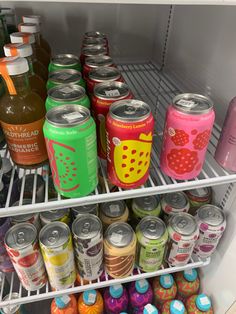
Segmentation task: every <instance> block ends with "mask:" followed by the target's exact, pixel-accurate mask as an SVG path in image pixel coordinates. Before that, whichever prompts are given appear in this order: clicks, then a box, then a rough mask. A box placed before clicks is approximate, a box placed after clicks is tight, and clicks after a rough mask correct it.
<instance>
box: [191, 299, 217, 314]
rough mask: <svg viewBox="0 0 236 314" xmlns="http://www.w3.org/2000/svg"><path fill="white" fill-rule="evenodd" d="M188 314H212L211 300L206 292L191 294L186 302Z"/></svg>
mask: <svg viewBox="0 0 236 314" xmlns="http://www.w3.org/2000/svg"><path fill="white" fill-rule="evenodd" d="M186 309H187V311H188V314H213V313H214V312H213V308H212V305H211V300H210V298H209V297H208V296H207V295H206V294H199V295H192V296H191V297H189V298H188V300H187V302H186Z"/></svg>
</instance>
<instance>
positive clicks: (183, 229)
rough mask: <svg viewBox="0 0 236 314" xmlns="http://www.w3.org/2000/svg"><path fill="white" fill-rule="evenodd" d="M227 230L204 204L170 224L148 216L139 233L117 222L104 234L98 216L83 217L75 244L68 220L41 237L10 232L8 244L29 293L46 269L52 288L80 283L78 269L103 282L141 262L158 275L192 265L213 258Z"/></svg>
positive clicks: (21, 229)
mask: <svg viewBox="0 0 236 314" xmlns="http://www.w3.org/2000/svg"><path fill="white" fill-rule="evenodd" d="M112 209H113V210H114V211H116V210H117V209H116V208H115V207H112ZM6 221H7V219H6V220H5V223H6ZM225 227H226V220H225V215H224V213H223V212H222V210H221V209H220V208H218V207H216V206H214V205H204V206H202V207H200V208H199V209H198V211H197V214H196V216H192V215H190V214H188V213H186V212H182V213H178V214H174V215H171V217H170V218H169V220H168V223H167V224H165V223H164V221H163V220H161V219H160V218H158V217H156V216H146V217H144V218H142V219H141V221H140V222H139V223H138V225H137V227H136V229H135V232H134V229H133V228H132V227H131V226H130V225H129V224H128V223H126V222H113V223H111V224H110V225H109V226H108V227H107V228H105V230H104V231H105V232H103V226H102V222H101V220H100V219H99V218H98V217H97V216H96V215H93V214H85V215H80V216H78V217H77V218H76V219H75V220H74V221H73V223H72V227H71V230H72V236H73V244H72V236H71V232H70V228H69V227H68V225H67V224H66V223H64V222H61V221H59V222H58V221H56V222H51V223H48V224H46V225H45V226H44V227H43V228H42V229H41V230H40V232H39V236H38V232H37V229H36V227H35V226H34V225H33V224H30V223H18V224H16V225H14V226H13V227H11V228H10V229H9V230H8V231H7V233H6V234H5V240H4V242H5V247H6V250H7V253H8V255H9V257H10V259H11V262H12V264H13V266H14V268H15V270H16V272H17V274H18V276H19V279H20V281H21V282H22V285H23V286H24V287H25V289H27V290H36V289H39V288H40V287H41V286H43V285H44V284H45V283H46V281H47V276H46V272H45V268H44V265H45V267H46V270H47V274H48V278H49V282H50V284H51V286H52V288H53V289H64V288H67V287H70V286H71V285H72V284H73V283H74V281H75V277H76V268H77V270H78V272H79V274H80V276H81V278H83V279H85V280H95V279H97V278H99V277H100V276H101V275H102V273H103V270H104V269H105V271H106V272H107V273H108V275H110V276H111V277H112V278H123V277H127V276H129V275H130V274H131V273H132V271H133V268H134V266H135V263H136V265H137V266H138V267H139V268H140V269H141V270H142V271H144V272H152V271H156V270H158V269H159V268H160V267H161V265H162V264H163V263H165V262H166V263H167V264H169V265H170V266H183V265H186V264H187V263H188V262H189V261H190V259H191V255H192V253H193V251H194V253H195V254H197V255H198V256H200V257H202V258H205V257H208V256H210V255H211V254H212V253H213V252H214V251H215V250H216V247H217V245H218V242H219V240H220V238H221V236H222V234H223V231H224V230H225ZM38 239H39V240H38ZM38 242H39V244H40V248H41V251H40V249H39V246H38ZM73 247H74V248H73ZM41 253H42V255H41ZM74 256H75V262H76V268H75V264H74Z"/></svg>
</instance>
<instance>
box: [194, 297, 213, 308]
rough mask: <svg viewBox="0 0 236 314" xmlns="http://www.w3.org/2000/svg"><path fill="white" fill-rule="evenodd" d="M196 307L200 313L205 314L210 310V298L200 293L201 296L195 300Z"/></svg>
mask: <svg viewBox="0 0 236 314" xmlns="http://www.w3.org/2000/svg"><path fill="white" fill-rule="evenodd" d="M195 302H196V306H197V308H198V309H199V310H200V311H202V312H207V311H209V310H210V308H211V300H210V298H209V297H208V296H207V295H206V294H204V293H202V294H199V295H198V296H197V298H196V301H195Z"/></svg>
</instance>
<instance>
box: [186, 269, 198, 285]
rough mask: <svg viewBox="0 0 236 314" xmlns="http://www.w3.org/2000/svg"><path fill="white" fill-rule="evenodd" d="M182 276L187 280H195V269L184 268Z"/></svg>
mask: <svg viewBox="0 0 236 314" xmlns="http://www.w3.org/2000/svg"><path fill="white" fill-rule="evenodd" d="M183 276H184V278H185V279H186V280H187V281H190V282H191V281H195V280H196V279H197V271H196V269H195V268H193V269H187V270H184V273H183Z"/></svg>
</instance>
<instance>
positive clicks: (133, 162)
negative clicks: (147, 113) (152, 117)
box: [113, 132, 152, 184]
mask: <svg viewBox="0 0 236 314" xmlns="http://www.w3.org/2000/svg"><path fill="white" fill-rule="evenodd" d="M113 143H114V144H115V150H114V165H115V171H116V175H117V177H118V178H119V180H120V181H121V182H123V183H125V184H131V183H135V182H137V181H139V180H140V179H142V178H143V177H144V175H145V174H146V173H147V171H148V169H149V165H150V156H151V150H152V133H151V132H150V133H149V134H148V135H146V134H144V133H141V134H140V136H139V139H138V140H124V141H120V140H119V139H118V138H113Z"/></svg>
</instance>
